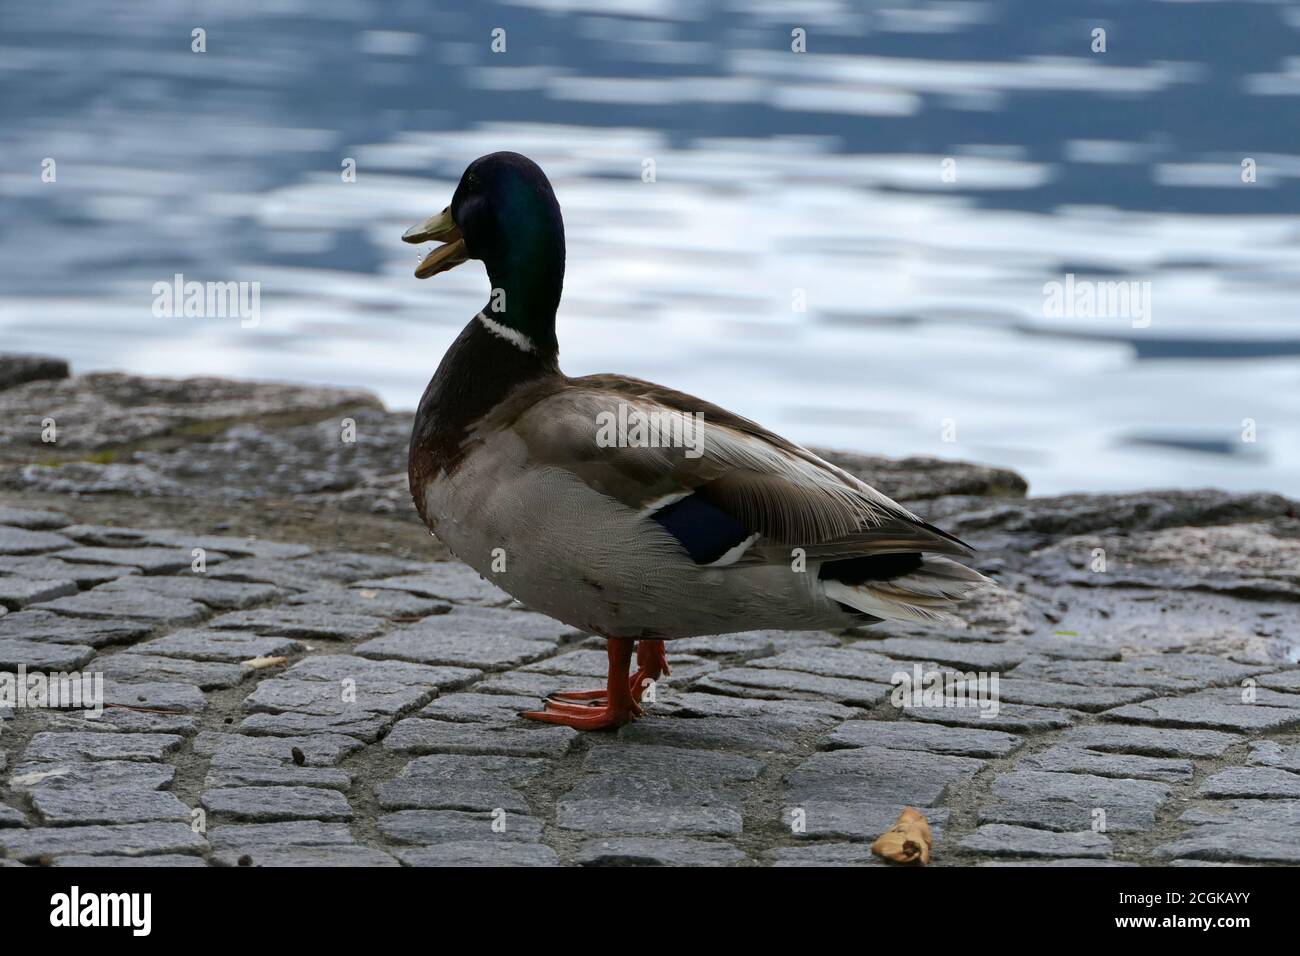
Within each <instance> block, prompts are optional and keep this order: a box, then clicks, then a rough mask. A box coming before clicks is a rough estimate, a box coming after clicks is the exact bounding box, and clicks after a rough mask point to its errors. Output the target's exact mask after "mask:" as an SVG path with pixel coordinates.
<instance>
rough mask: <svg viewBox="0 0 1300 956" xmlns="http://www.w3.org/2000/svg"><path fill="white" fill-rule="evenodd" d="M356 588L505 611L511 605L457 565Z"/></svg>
mask: <svg viewBox="0 0 1300 956" xmlns="http://www.w3.org/2000/svg"><path fill="white" fill-rule="evenodd" d="M356 586H357V587H359V588H367V589H370V590H376V591H381V590H382V591H401V592H404V593H406V594H413V595H415V596H417V597H422V598H433V599H435V600H439V601H452V602H455V603H456V604H479V605H483V606H485V607H505V606H506V605H508V604H510V603H512V602H513V601H514V598H512V597H511V596H510V595H509V594H507V593H506V592H505V591H503V590H501V589H500V588H499V587H497V586H496V585H495V584H493V583H491V582H490V581H486V580H484V579H483V578H482V577H481V576H480V575H479V573H478V572H477V571H475V570H473V569H472V568H469V567H467V566H466V565H463V564H460V563H458V562H457V563H452V562H448V563H439V564H426V565H424V566H423V567H422V569H421V570H419V571H417V572H415V573H414V574H403V575H399V576H396V577H388V578H374V579H371V580H366V581H358V582H356Z"/></svg>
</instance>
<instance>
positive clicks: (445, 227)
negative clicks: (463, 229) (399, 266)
mask: <svg viewBox="0 0 1300 956" xmlns="http://www.w3.org/2000/svg"><path fill="white" fill-rule="evenodd" d="M402 241H403V242H430V241H432V242H442V243H446V245H442V246H439V247H438V248H437V249H434V250H433V252H431V253H429V254H428V255H427V256H425V257H424V261H423V262H421V263H420V264H419V265H418V266H416V267H415V277H416V278H417V279H427V278H429V276H435V275H437V274H438V273H439V272H446V271H447V270H448V269H454V268H455V267H456V266H458V265H460V264H461V263H462V262H464V261H465V260H466V259H468V258H469V253H468V252H467V251H466V250H465V240H464V239H462V238H461V236H460V227H459V226H457V225H456V221H455V220H454V219H452V218H451V207H450V206H448V207H447V208H446V209H444V210H443V211H442V212H440V213H438V215H436V216H430V217H429V218H428V219H426V220H425V221H424V222H422V223H420V224H419V225H418V226H412V227H411V228H410V229H408V230H406V232H404V233H402Z"/></svg>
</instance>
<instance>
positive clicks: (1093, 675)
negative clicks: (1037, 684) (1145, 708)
mask: <svg viewBox="0 0 1300 956" xmlns="http://www.w3.org/2000/svg"><path fill="white" fill-rule="evenodd" d="M1269 670H1273V668H1271V667H1269V666H1268V665H1259V664H1238V663H1235V662H1233V661H1229V660H1225V659H1224V658H1222V657H1214V656H1211V655H1209V654H1153V655H1150V656H1147V657H1135V658H1129V659H1128V660H1122V661H1060V660H1047V659H1044V658H1028V659H1026V660H1025V661H1023V662H1022V663H1021V664H1020V665H1019V666H1018V667H1017V668H1016V669H1015V672H1014V676H1015V677H1017V678H1022V677H1028V678H1034V679H1036V680H1042V681H1060V682H1062V683H1067V684H1084V685H1086V686H1089V687H1149V688H1152V689H1154V690H1159V691H1170V690H1176V691H1188V690H1196V689H1198V688H1202V687H1209V686H1211V685H1215V684H1235V683H1238V682H1239V681H1241V680H1242V679H1243V678H1245V677H1250V676H1251V675H1254V674H1261V673H1264V672H1266V671H1269Z"/></svg>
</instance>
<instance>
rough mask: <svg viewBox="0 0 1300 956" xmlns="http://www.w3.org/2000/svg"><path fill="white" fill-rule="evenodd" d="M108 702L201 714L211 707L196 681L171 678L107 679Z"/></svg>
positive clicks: (105, 697) (105, 699) (105, 693)
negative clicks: (129, 680) (141, 679)
mask: <svg viewBox="0 0 1300 956" xmlns="http://www.w3.org/2000/svg"><path fill="white" fill-rule="evenodd" d="M104 702H105V703H106V704H124V705H126V706H128V707H147V708H150V709H154V710H166V711H172V712H182V713H197V712H199V711H201V710H203V709H205V708H206V707H207V706H208V702H207V699H206V698H205V697H204V696H203V692H202V691H201V690H199V688H197V687H195V686H194V685H193V684H182V683H176V682H168V681H135V682H133V683H124V682H122V681H117V680H105V681H104Z"/></svg>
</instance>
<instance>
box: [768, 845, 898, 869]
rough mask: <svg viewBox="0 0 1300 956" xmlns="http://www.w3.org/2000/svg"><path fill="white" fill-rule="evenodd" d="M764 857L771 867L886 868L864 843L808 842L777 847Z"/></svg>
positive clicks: (886, 864)
mask: <svg viewBox="0 0 1300 956" xmlns="http://www.w3.org/2000/svg"><path fill="white" fill-rule="evenodd" d="M764 856H766V857H767V859H769V860H771V861H772V865H773V866H781V867H786V866H888V865H889V864H888V863H886V862H885V861H884V860H882V859H880V857H878V856H876V855H875V854H874V853H872V852H871V847H870V845H869V844H866V843H831V842H828V841H824V840H810V841H808V843H807V845H805V846H779V847H774V848H772V849H770V850H768V851H767V852H766V853H765V854H764Z"/></svg>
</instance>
